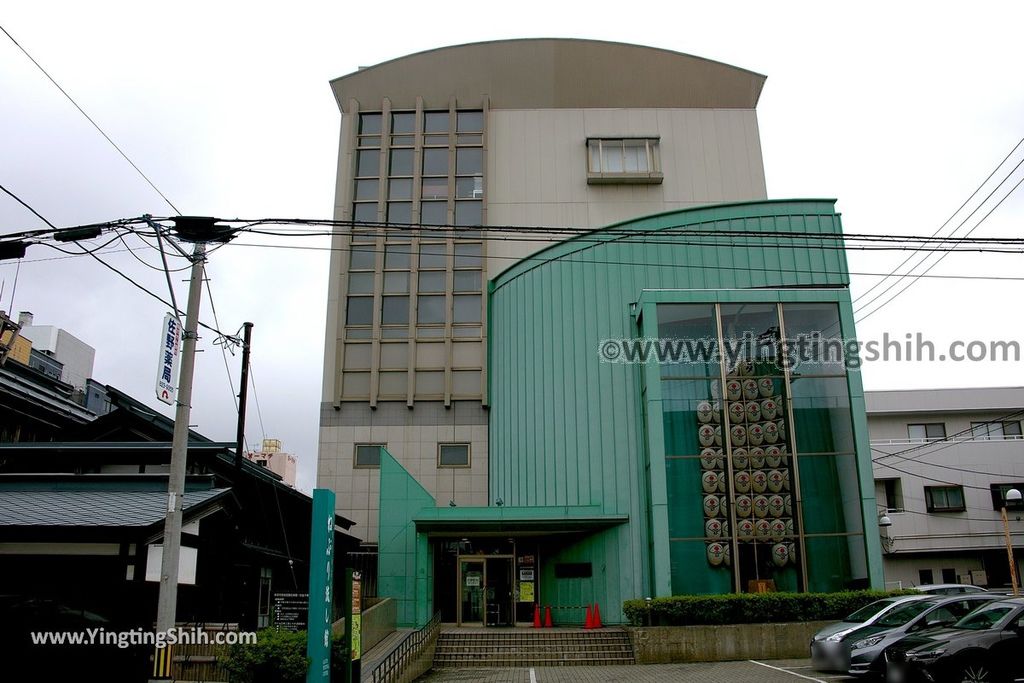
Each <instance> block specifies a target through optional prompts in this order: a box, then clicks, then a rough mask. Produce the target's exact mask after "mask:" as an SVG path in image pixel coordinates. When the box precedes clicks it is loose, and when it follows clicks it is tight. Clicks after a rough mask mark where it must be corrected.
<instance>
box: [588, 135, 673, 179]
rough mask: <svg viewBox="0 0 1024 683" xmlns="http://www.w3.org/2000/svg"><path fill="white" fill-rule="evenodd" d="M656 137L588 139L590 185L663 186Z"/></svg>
mask: <svg viewBox="0 0 1024 683" xmlns="http://www.w3.org/2000/svg"><path fill="white" fill-rule="evenodd" d="M661 180H662V173H661V159H660V153H659V139H658V138H657V137H618V138H612V137H608V138H588V139H587V181H588V182H590V183H593V182H602V181H604V182H634V183H635V182H641V183H660V182H661Z"/></svg>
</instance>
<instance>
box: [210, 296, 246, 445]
mask: <svg viewBox="0 0 1024 683" xmlns="http://www.w3.org/2000/svg"><path fill="white" fill-rule="evenodd" d="M204 283H205V284H206V296H207V298H209V300H210V310H211V311H212V312H213V324H214V325H216V326H217V327H220V320H219V319H218V318H217V306H216V305H215V304H214V303H213V288H211V287H210V278H209V277H206V278H204ZM236 339H237V333H236V334H235V336H234V337H224V336H221V337H217V339H215V340H214V341H213V343H214V345H216V346H219V347H220V354H221V357H222V358H223V359H224V372H225V373H226V374H227V376H228V388H229V389H230V390H231V400H232V401H234V403H235V413H236V414H237V413H238V411H239V408H238V395H237V394H236V393H235V380H234V378H232V377H231V366H230V365H229V364H228V345H229V344H232V343H233V342H234V340H236ZM242 439H243V441H245V436H244V435H243V436H242ZM245 449H246V450H249V444H248V442H247V441H245Z"/></svg>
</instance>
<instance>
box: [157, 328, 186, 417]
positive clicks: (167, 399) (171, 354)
mask: <svg viewBox="0 0 1024 683" xmlns="http://www.w3.org/2000/svg"><path fill="white" fill-rule="evenodd" d="M179 355H181V323H180V322H179V321H178V318H177V317H176V316H175V315H174V314H173V313H168V314H167V315H165V316H164V325H163V327H162V328H160V356H159V363H158V366H157V375H156V397H157V398H158V399H160V400H161V401H163V402H164V403H166V404H167V405H169V406H171V405H174V399H175V396H176V394H177V393H178V356H179Z"/></svg>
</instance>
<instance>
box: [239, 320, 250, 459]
mask: <svg viewBox="0 0 1024 683" xmlns="http://www.w3.org/2000/svg"><path fill="white" fill-rule="evenodd" d="M243 327H244V331H243V332H242V386H240V387H239V390H238V434H237V437H238V438H237V440H236V443H235V467H238V468H241V467H242V447H243V446H244V445H245V399H246V398H247V397H248V396H249V345H250V342H251V341H252V323H244V324H243Z"/></svg>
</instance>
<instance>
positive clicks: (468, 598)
mask: <svg viewBox="0 0 1024 683" xmlns="http://www.w3.org/2000/svg"><path fill="white" fill-rule="evenodd" d="M485 584H486V580H485V578H484V561H483V560H482V559H481V560H460V561H459V624H460V625H461V624H479V625H482V624H483V622H484V586H485Z"/></svg>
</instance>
